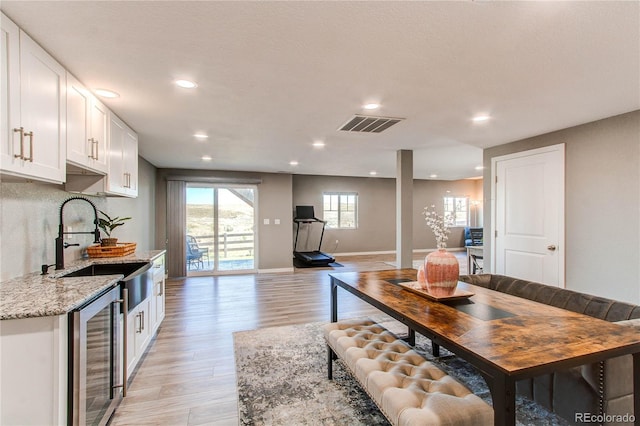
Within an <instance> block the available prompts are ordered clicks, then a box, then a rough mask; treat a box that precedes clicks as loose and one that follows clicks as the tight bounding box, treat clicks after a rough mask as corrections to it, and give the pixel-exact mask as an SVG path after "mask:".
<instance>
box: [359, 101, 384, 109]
mask: <svg viewBox="0 0 640 426" xmlns="http://www.w3.org/2000/svg"><path fill="white" fill-rule="evenodd" d="M362 108H364V109H378V108H380V104H377V103H375V102H372V103H370V104H364V105H362Z"/></svg>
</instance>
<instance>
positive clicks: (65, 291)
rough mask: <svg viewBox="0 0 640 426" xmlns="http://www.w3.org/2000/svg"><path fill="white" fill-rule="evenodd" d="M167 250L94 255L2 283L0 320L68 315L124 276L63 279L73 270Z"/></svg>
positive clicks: (139, 259)
mask: <svg viewBox="0 0 640 426" xmlns="http://www.w3.org/2000/svg"><path fill="white" fill-rule="evenodd" d="M164 252H165V250H150V251H145V252H135V253H134V254H130V255H128V256H123V257H105V258H92V259H87V260H76V261H71V262H67V265H66V268H65V269H62V270H59V271H52V273H50V274H49V275H40V273H39V272H33V273H31V274H27V275H24V276H22V277H18V278H13V279H10V280H7V281H3V282H0V320H9V319H19V318H30V317H44V316H55V315H63V314H66V313H68V312H70V311H72V310H73V309H75V308H77V307H78V306H81V305H82V304H83V303H84V302H85V301H87V300H89V299H91V298H93V297H94V296H96V295H98V294H100V293H102V292H103V291H105V290H107V289H109V288H111V287H113V286H115V285H116V284H117V283H118V280H120V278H122V277H123V276H122V274H120V275H98V276H93V277H74V278H63V277H61V276H62V275H66V274H68V273H70V272H73V271H76V270H78V269H82V268H84V267H85V266H89V265H91V264H97V263H134V262H148V261H152V260H154V259H155V258H156V257H158V256H160V255H161V254H163V253H164Z"/></svg>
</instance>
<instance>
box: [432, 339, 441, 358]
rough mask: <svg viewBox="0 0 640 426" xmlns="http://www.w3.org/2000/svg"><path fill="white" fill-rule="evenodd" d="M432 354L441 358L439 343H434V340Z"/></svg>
mask: <svg viewBox="0 0 640 426" xmlns="http://www.w3.org/2000/svg"><path fill="white" fill-rule="evenodd" d="M431 352H432V353H433V356H435V357H436V358H438V357H439V356H440V345H439V344H437V343H434V342H433V340H432V341H431Z"/></svg>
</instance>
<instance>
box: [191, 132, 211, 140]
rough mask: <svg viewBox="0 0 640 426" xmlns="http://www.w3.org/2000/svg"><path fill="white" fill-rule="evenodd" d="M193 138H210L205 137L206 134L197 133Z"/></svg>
mask: <svg viewBox="0 0 640 426" xmlns="http://www.w3.org/2000/svg"><path fill="white" fill-rule="evenodd" d="M193 137H194V138H198V139H207V138H208V137H209V136H207V135H205V134H204V133H196V134H194V135H193Z"/></svg>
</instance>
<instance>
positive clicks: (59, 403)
mask: <svg viewBox="0 0 640 426" xmlns="http://www.w3.org/2000/svg"><path fill="white" fill-rule="evenodd" d="M67 330H68V319H67V316H66V315H59V316H52V317H37V318H23V319H15V320H3V321H2V325H1V327H0V366H1V371H2V374H0V394H2V398H0V424H2V425H66V424H67V354H68V352H69V351H68V347H67V342H68V339H67Z"/></svg>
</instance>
